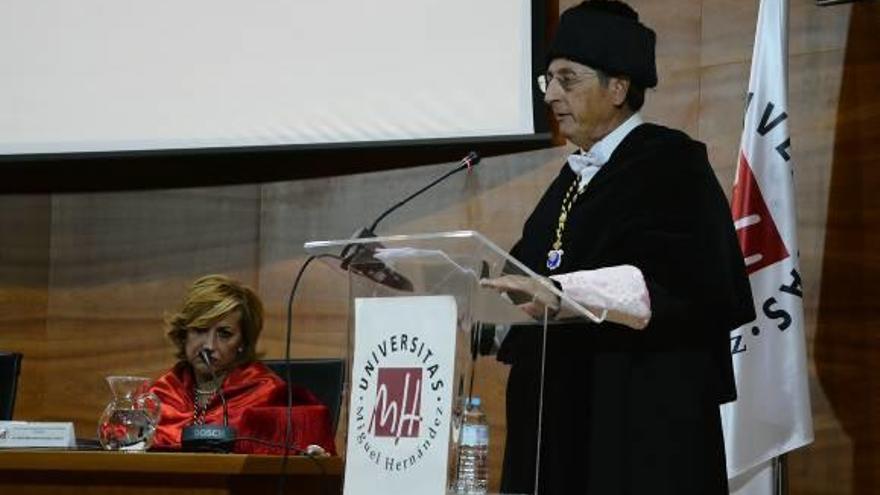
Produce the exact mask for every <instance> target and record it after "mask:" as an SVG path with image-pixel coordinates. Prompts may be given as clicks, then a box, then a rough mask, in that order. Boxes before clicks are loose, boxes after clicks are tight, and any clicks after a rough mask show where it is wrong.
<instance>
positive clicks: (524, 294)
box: [480, 275, 560, 320]
mask: <svg viewBox="0 0 880 495" xmlns="http://www.w3.org/2000/svg"><path fill="white" fill-rule="evenodd" d="M480 285H481V286H483V287H489V288H490V289H495V290H497V291H498V292H503V293H506V294H507V297H509V298H510V300H511V301H513V303H514V304H516V305H517V307H519V308H520V309H522V310H523V311H525V312H526V313H527V314H528V315H529V316H531V317H532V318H534V319H536V320H543V319H544V310H545V309H546V311H547V316H548V317H549V318H552V317H553V316H554V315H555V314H556V313H557V312H559V304H560V302H559V297H558V296H557V295H556V294H554V293H553V292H552V291H551V290H550V289H549V287H553V282H551V281H550V279H549V278H544V279H540V280H536V279H533V278H530V277H526V276H523V275H503V276H501V277H498V278H491V279H483V280H480Z"/></svg>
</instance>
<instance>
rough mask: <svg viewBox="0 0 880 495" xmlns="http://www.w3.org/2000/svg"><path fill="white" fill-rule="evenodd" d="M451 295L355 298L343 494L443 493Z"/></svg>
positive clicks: (449, 390)
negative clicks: (353, 343)
mask: <svg viewBox="0 0 880 495" xmlns="http://www.w3.org/2000/svg"><path fill="white" fill-rule="evenodd" d="M456 319H457V312H456V306H455V299H454V298H453V297H452V296H422V297H377V298H357V299H355V349H354V361H353V363H354V364H353V365H352V387H351V398H350V401H351V402H350V404H349V411H351V412H350V413H349V422H348V445H347V450H346V454H347V455H346V458H345V489H344V494H345V495H382V494H386V493H417V494H419V495H445V494H446V474H447V469H448V468H447V466H448V454H449V427H450V421H449V418H450V412H451V409H452V408H451V406H450V403H451V401H452V377H453V368H454V367H455V338H456Z"/></svg>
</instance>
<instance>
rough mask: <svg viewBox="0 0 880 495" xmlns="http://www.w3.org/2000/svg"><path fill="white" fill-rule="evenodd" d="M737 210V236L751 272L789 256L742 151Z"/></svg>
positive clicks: (735, 201)
mask: <svg viewBox="0 0 880 495" xmlns="http://www.w3.org/2000/svg"><path fill="white" fill-rule="evenodd" d="M732 203H733V204H732V205H731V208H730V209H731V212H732V213H733V219H734V226H735V227H736V236H737V238H739V247H740V249H742V252H743V256H744V257H745V262H746V271H747V272H748V274H749V275H751V274H752V273H754V272H756V271H758V270H760V269H762V268H764V267H766V266H770V265H772V264H774V263H776V262H778V261H782V260H784V259H785V258H788V250H787V249H786V248H785V243H783V242H782V237H780V235H779V230H778V229H777V228H776V223H775V222H774V221H773V216H772V215H770V210H769V209H768V208H767V203H766V202H765V201H764V197H763V196H762V195H761V189H760V188H759V187H758V182H757V181H756V180H755V176H754V175H753V174H752V168H751V166H750V165H749V162H748V161H746V157H745V155H744V154H743V153H742V152H740V154H739V166H738V167H737V168H736V181H735V182H734V185H733V200H732Z"/></svg>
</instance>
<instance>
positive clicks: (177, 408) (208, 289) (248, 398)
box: [150, 275, 335, 454]
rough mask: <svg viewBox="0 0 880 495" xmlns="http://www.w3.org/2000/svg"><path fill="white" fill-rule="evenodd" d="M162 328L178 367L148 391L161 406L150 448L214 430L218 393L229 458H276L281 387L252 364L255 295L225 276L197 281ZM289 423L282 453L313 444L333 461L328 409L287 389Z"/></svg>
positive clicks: (282, 430) (280, 443) (282, 422)
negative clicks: (200, 428)
mask: <svg viewBox="0 0 880 495" xmlns="http://www.w3.org/2000/svg"><path fill="white" fill-rule="evenodd" d="M168 327H169V328H168V330H167V335H168V338H169V339H170V340H171V342H172V343H173V344H174V345H175V347H176V349H177V354H176V357H177V358H178V360H179V361H178V363H177V364H176V365H175V366H174V367H173V368H172V369H171V370H169V371H168V372H167V373H165V374H164V375H162V376H161V377H160V378H159V379H158V380H156V382H155V383H154V384H153V385H152V386H151V387H150V391H152V392H153V393H155V394H156V395H157V396H158V397H159V399H160V400H161V403H162V405H161V417H160V420H159V427H158V429H157V431H156V435H155V437H154V441H153V449H156V450H178V449H180V448H181V433H182V432H183V429H184V428H186V427H187V426H190V425H200V424H217V425H222V424H223V421H224V418H223V416H224V412H223V404H222V400H221V396H220V391H221V390H222V392H223V396H224V397H225V398H226V403H227V414H228V425H229V426H230V427H232V428H234V429H235V430H236V441H235V444H234V448H233V452H236V453H260V454H281V453H283V452H284V441H285V437H286V436H287V435H286V433H287V432H286V425H287V417H288V415H287V386H286V384H285V382H284V381H283V380H282V379H281V378H279V377H278V376H277V375H276V374H275V373H273V372H272V371H271V370H270V369H269V368H267V367H266V366H265V365H263V364H262V363H260V362H259V361H257V359H256V344H257V339H258V338H259V336H260V331H261V330H262V328H263V305H262V303H261V302H260V299H259V298H258V297H257V295H256V294H255V293H254V292H253V291H252V290H251V289H249V288H248V287H246V286H244V285H242V284H241V283H240V282H238V281H236V280H233V279H231V278H229V277H225V276H222V275H208V276H206V277H202V278H200V279H199V280H196V281H195V283H193V285H192V287H191V288H190V290H189V292H188V293H187V295H186V297H185V298H184V301H183V303H182V305H181V307H180V309H179V310H178V311H177V312H176V313H174V314H172V315H171V316H170V317H169V318H168ZM206 360H207V361H209V362H210V365H209V364H208V362H206ZM212 368H213V369H212ZM291 417H292V421H291V425H292V429H291V432H290V435H289V437H288V438H290V439H291V442H290V444H289V452H290V453H293V454H296V453H299V452H302V451H304V450H305V449H306V448H307V447H308V446H310V445H318V446H320V447H322V448H323V449H324V450H325V451H326V452H328V453H331V454H335V446H334V442H333V431H332V428H331V426H330V425H331V423H330V413H329V410H328V409H327V407H326V406H324V405H322V404H321V403H320V402H319V401H318V400H317V399H316V398H315V396H314V395H313V394H312V393H311V392H309V391H308V390H306V389H304V388H302V387H294V388H293V408H292V410H291Z"/></svg>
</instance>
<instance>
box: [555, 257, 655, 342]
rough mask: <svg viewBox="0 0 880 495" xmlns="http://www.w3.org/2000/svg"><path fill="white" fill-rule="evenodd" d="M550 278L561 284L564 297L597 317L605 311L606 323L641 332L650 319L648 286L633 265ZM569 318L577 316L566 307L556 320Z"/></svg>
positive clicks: (583, 271) (582, 271) (639, 271)
mask: <svg viewBox="0 0 880 495" xmlns="http://www.w3.org/2000/svg"><path fill="white" fill-rule="evenodd" d="M550 278H552V279H553V280H556V281H558V282H559V283H560V284H562V291H563V292H564V293H565V295H566V296H568V297H570V298H572V299H574V300H575V301H577V302H578V303H580V304H581V305H583V306H584V307H586V308H587V309H589V310H590V311H592V312H594V313H596V314H601V313H602V312H603V311H607V312H608V313H607V315H606V317H605V319H606V320H608V321H612V322H614V323H620V324H621V325H626V326H628V327H630V328H634V329H636V330H641V329H643V328H645V327H646V326H648V322H649V321H650V320H651V298H650V296H649V295H648V286H647V285H646V284H645V278H644V277H643V276H642V272H641V270H639V269H638V268H636V267H634V266H632V265H619V266H612V267H608V268H599V269H597V270H581V271H577V272H571V273H564V274H561V275H553V276H551V277H550ZM572 316H576V314H575V313H574V312H573V311H572V310H571V309H569V308H566V307H565V305H563V309H562V310H561V311H560V312H559V314H558V315H556V317H557V318H566V317H572Z"/></svg>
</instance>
